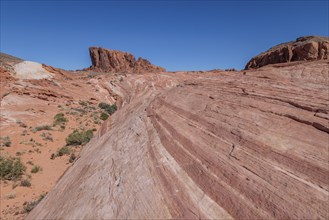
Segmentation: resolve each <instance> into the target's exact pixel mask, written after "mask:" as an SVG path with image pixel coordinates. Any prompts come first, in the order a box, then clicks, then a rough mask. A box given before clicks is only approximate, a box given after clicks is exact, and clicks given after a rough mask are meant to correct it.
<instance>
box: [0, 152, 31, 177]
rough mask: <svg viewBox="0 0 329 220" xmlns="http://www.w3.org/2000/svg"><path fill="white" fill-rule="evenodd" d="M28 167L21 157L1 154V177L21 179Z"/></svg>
mask: <svg viewBox="0 0 329 220" xmlns="http://www.w3.org/2000/svg"><path fill="white" fill-rule="evenodd" d="M25 170H26V167H25V166H24V164H23V163H22V162H21V160H20V158H14V157H5V156H0V179H2V180H15V179H19V178H20V177H21V176H22V175H23V174H24V172H25Z"/></svg>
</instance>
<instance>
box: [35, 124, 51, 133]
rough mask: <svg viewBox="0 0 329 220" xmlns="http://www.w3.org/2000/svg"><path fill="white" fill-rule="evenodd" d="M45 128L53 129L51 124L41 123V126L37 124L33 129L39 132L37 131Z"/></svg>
mask: <svg viewBox="0 0 329 220" xmlns="http://www.w3.org/2000/svg"><path fill="white" fill-rule="evenodd" d="M43 130H47V131H49V130H52V128H51V126H50V125H41V126H37V127H35V128H34V129H33V132H37V131H43Z"/></svg>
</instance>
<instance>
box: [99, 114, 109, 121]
mask: <svg viewBox="0 0 329 220" xmlns="http://www.w3.org/2000/svg"><path fill="white" fill-rule="evenodd" d="M108 118H109V115H108V114H106V113H105V112H102V114H101V116H100V119H102V120H103V121H105V120H106V119H108Z"/></svg>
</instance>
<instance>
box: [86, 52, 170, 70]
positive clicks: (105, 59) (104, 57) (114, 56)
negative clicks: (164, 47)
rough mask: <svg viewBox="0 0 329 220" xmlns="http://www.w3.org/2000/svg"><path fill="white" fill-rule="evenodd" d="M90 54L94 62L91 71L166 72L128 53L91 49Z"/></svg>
mask: <svg viewBox="0 0 329 220" xmlns="http://www.w3.org/2000/svg"><path fill="white" fill-rule="evenodd" d="M89 53H90V58H91V62H92V66H91V67H90V69H92V70H94V71H99V72H127V73H148V72H154V73H156V72H164V71H165V69H164V68H162V67H159V66H155V65H153V64H151V63H150V62H149V61H148V60H146V59H143V58H141V57H140V58H138V59H137V60H136V59H135V57H134V56H133V55H132V54H130V53H128V52H122V51H117V50H108V49H104V48H101V47H90V48H89Z"/></svg>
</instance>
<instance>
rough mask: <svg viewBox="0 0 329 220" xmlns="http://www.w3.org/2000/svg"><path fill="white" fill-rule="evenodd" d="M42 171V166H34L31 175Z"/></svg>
mask: <svg viewBox="0 0 329 220" xmlns="http://www.w3.org/2000/svg"><path fill="white" fill-rule="evenodd" d="M41 170H42V168H41V167H40V166H38V165H34V166H33V167H32V169H31V173H37V172H39V171H41Z"/></svg>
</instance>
